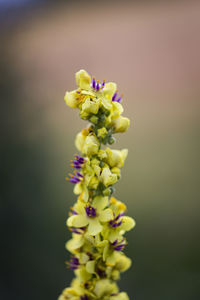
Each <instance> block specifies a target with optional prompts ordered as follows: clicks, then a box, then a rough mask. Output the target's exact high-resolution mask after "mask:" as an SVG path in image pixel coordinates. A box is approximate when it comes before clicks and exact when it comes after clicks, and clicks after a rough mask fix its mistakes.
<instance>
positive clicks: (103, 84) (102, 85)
mask: <svg viewBox="0 0 200 300" xmlns="http://www.w3.org/2000/svg"><path fill="white" fill-rule="evenodd" d="M104 86H105V81H103V83H102V84H101V89H103V88H104Z"/></svg>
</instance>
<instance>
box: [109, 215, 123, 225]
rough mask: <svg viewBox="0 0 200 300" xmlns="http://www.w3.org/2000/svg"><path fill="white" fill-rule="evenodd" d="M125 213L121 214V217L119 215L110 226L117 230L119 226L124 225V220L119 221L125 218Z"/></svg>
mask: <svg viewBox="0 0 200 300" xmlns="http://www.w3.org/2000/svg"><path fill="white" fill-rule="evenodd" d="M123 216H124V213H121V214H119V215H117V217H116V218H115V219H114V220H111V221H109V224H110V225H111V226H112V227H113V228H116V227H118V226H120V225H121V224H122V220H120V221H119V222H117V221H118V220H119V218H121V217H123Z"/></svg>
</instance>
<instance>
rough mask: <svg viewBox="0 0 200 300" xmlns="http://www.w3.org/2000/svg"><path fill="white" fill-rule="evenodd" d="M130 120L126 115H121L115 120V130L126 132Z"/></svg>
mask: <svg viewBox="0 0 200 300" xmlns="http://www.w3.org/2000/svg"><path fill="white" fill-rule="evenodd" d="M129 125H130V120H129V119H128V118H126V117H122V116H119V118H117V119H114V120H113V126H114V129H115V132H116V133H117V132H125V131H127V130H128V128H129Z"/></svg>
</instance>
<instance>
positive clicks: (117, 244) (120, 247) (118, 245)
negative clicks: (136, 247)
mask: <svg viewBox="0 0 200 300" xmlns="http://www.w3.org/2000/svg"><path fill="white" fill-rule="evenodd" d="M111 245H112V246H114V247H113V248H114V250H115V251H122V250H123V249H124V247H125V246H126V243H124V240H122V241H120V242H118V241H117V240H115V241H114V242H113V243H111Z"/></svg>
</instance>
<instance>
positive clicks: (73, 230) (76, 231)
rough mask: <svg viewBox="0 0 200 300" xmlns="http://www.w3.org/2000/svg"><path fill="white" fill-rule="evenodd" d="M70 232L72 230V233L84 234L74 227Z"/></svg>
mask: <svg viewBox="0 0 200 300" xmlns="http://www.w3.org/2000/svg"><path fill="white" fill-rule="evenodd" d="M70 230H71V232H73V233H76V234H81V233H82V232H81V231H80V230H79V229H77V228H74V227H71V228H70Z"/></svg>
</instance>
